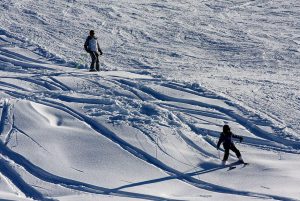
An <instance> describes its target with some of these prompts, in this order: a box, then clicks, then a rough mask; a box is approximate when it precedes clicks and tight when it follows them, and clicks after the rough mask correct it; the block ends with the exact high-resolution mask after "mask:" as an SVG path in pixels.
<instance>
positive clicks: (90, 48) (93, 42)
mask: <svg viewBox="0 0 300 201" xmlns="http://www.w3.org/2000/svg"><path fill="white" fill-rule="evenodd" d="M84 49H85V51H87V52H88V53H90V56H91V59H92V62H91V66H90V71H95V70H96V71H99V70H100V65H99V54H100V55H102V54H103V53H102V51H101V48H100V45H99V43H98V40H97V38H96V37H95V32H94V31H93V30H91V31H90V35H89V36H88V37H87V39H86V41H85V43H84ZM95 64H96V66H95Z"/></svg>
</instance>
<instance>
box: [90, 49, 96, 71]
mask: <svg viewBox="0 0 300 201" xmlns="http://www.w3.org/2000/svg"><path fill="white" fill-rule="evenodd" d="M90 55H91V58H92V62H91V66H90V70H94V69H95V62H96V55H95V53H94V52H91V53H90Z"/></svg>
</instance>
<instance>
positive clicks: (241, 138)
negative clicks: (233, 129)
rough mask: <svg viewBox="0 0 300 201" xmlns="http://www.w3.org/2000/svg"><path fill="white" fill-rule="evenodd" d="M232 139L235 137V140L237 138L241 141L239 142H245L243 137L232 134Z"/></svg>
mask: <svg viewBox="0 0 300 201" xmlns="http://www.w3.org/2000/svg"><path fill="white" fill-rule="evenodd" d="M232 137H233V138H237V139H239V140H240V142H242V141H243V137H242V136H239V135H235V134H232Z"/></svg>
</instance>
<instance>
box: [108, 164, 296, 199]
mask: <svg viewBox="0 0 300 201" xmlns="http://www.w3.org/2000/svg"><path fill="white" fill-rule="evenodd" d="M239 164H240V163H239V162H233V163H231V164H228V165H225V166H219V165H216V164H211V165H209V166H210V167H209V168H207V169H204V170H199V171H195V172H190V173H181V174H177V175H173V176H167V177H162V178H157V179H151V180H147V181H141V182H136V183H132V184H128V185H124V186H120V187H118V188H115V189H112V190H111V191H110V192H114V191H118V190H121V189H124V188H131V187H136V186H143V185H150V184H155V183H159V182H164V181H169V180H173V179H179V180H184V179H186V178H187V177H193V176H197V175H202V174H207V173H211V172H215V171H218V170H222V169H226V168H229V167H231V166H235V165H239ZM201 182H202V185H206V187H204V188H203V187H202V188H203V189H206V190H210V191H214V192H218V193H228V194H233V190H231V189H229V188H226V187H221V186H218V185H215V184H210V183H207V182H204V181H201ZM234 192H235V193H234V194H235V195H241V196H247V197H253V198H261V199H266V197H269V198H271V199H274V200H290V201H296V200H295V199H291V198H287V197H281V196H276V195H267V194H261V193H254V192H248V191H234Z"/></svg>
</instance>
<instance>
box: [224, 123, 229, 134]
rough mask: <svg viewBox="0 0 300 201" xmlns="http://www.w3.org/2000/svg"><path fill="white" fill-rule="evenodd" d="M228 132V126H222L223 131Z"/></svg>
mask: <svg viewBox="0 0 300 201" xmlns="http://www.w3.org/2000/svg"><path fill="white" fill-rule="evenodd" d="M229 132H230V127H229V126H228V125H224V126H223V133H229Z"/></svg>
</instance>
